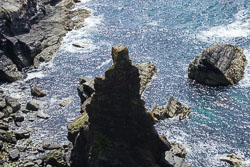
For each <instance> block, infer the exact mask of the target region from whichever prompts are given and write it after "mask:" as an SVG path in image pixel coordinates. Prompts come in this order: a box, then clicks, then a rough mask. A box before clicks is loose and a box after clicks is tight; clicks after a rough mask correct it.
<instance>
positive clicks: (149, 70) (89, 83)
mask: <svg viewBox="0 0 250 167" xmlns="http://www.w3.org/2000/svg"><path fill="white" fill-rule="evenodd" d="M135 66H136V67H137V69H138V72H139V78H140V94H142V93H143V91H144V90H145V89H146V88H147V86H148V84H149V83H150V81H151V80H152V78H153V76H154V75H155V74H156V72H157V70H156V67H155V65H154V64H153V63H151V62H148V63H142V64H136V65H135ZM77 91H78V95H79V97H80V99H81V103H83V102H84V101H85V100H86V99H88V98H89V97H90V96H91V95H92V94H93V93H94V92H95V88H94V80H93V79H91V78H88V77H81V78H79V85H78V87H77ZM84 106H85V104H84V105H83V108H84ZM82 112H83V110H82Z"/></svg>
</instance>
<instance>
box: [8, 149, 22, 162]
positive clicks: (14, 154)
mask: <svg viewBox="0 0 250 167" xmlns="http://www.w3.org/2000/svg"><path fill="white" fill-rule="evenodd" d="M9 156H10V159H11V160H13V161H16V160H18V158H19V157H20V153H19V151H18V149H13V150H11V151H9Z"/></svg>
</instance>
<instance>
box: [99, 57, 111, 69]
mask: <svg viewBox="0 0 250 167" xmlns="http://www.w3.org/2000/svg"><path fill="white" fill-rule="evenodd" d="M111 61H112V60H111V59H108V60H106V61H104V62H102V64H101V65H99V66H98V67H96V68H97V69H100V68H102V67H103V66H105V65H108V64H109V63H110V62H111Z"/></svg>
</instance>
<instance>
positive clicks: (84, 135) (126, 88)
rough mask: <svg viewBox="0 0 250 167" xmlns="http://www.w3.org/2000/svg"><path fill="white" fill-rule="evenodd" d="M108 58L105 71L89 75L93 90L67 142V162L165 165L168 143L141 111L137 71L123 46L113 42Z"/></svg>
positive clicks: (123, 166)
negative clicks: (69, 145) (69, 147)
mask: <svg viewBox="0 0 250 167" xmlns="http://www.w3.org/2000/svg"><path fill="white" fill-rule="evenodd" d="M112 59H113V63H114V64H113V65H112V66H111V67H110V68H108V70H107V71H106V72H105V76H103V77H97V78H95V79H94V88H95V92H94V93H93V94H92V96H91V98H90V102H89V103H88V104H87V105H86V111H85V112H86V114H88V122H89V124H88V125H85V126H86V128H80V132H79V133H78V135H77V136H76V138H75V141H74V142H73V144H74V147H73V150H72V153H71V162H72V163H71V166H72V167H75V166H77V167H83V166H84V167H85V166H87V167H104V166H110V167H112V166H119V167H128V166H131V167H132V166H144V167H154V166H159V167H170V166H171V165H169V163H168V162H167V161H166V160H164V153H165V151H167V150H169V149H170V148H169V146H168V145H167V144H166V142H164V141H163V140H162V139H161V138H160V136H159V135H158V134H157V132H156V130H155V128H154V121H153V119H152V117H151V115H150V114H149V113H147V112H146V109H145V106H144V104H145V102H144V101H143V100H142V99H141V94H140V78H139V76H140V74H139V70H138V68H137V67H136V66H134V65H132V63H131V60H130V59H129V56H128V48H127V47H125V46H123V45H118V46H115V47H113V48H112ZM85 112H84V113H85ZM83 122H84V120H83V121H82V123H83ZM79 125H80V126H81V125H83V124H81V123H80V124H79ZM90 155H91V156H90Z"/></svg>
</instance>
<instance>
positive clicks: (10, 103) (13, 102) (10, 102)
mask: <svg viewBox="0 0 250 167" xmlns="http://www.w3.org/2000/svg"><path fill="white" fill-rule="evenodd" d="M5 100H6V104H7V105H8V106H10V107H11V108H12V110H13V112H17V111H18V110H20V108H21V104H20V103H19V102H18V100H17V99H15V98H12V97H8V96H7V97H6V98H5Z"/></svg>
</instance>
